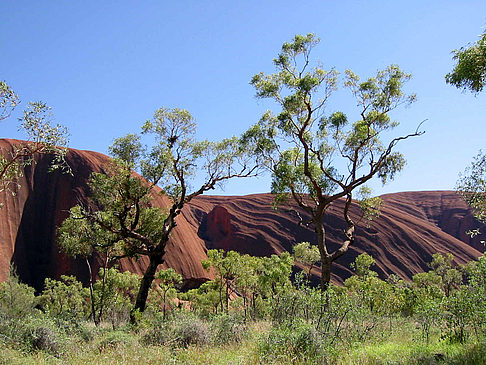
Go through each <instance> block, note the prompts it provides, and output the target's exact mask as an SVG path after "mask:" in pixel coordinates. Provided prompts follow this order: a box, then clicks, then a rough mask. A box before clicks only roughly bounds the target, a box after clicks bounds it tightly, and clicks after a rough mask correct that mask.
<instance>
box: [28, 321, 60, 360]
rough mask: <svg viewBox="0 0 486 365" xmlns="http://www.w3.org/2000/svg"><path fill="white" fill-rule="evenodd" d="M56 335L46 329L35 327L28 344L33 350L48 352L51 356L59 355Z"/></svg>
mask: <svg viewBox="0 0 486 365" xmlns="http://www.w3.org/2000/svg"><path fill="white" fill-rule="evenodd" d="M57 337H58V336H57V334H56V333H55V332H54V331H53V330H51V329H50V328H47V327H37V328H35V329H34V331H33V333H32V338H31V339H30V342H31V343H32V347H33V348H34V349H35V350H41V351H45V352H48V353H50V354H52V355H58V354H59V350H60V347H59V341H58V338H57Z"/></svg>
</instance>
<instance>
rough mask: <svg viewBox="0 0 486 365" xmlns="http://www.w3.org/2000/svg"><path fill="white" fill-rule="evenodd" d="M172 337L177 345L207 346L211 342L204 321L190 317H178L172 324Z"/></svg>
mask: <svg viewBox="0 0 486 365" xmlns="http://www.w3.org/2000/svg"><path fill="white" fill-rule="evenodd" d="M172 323H173V324H174V325H175V326H174V336H175V339H176V342H177V344H178V345H180V346H183V347H187V346H189V345H197V346H201V345H207V344H209V342H210V340H211V333H210V331H209V328H208V325H207V323H206V322H205V321H203V320H201V319H199V318H197V317H195V316H191V315H186V316H179V317H178V318H176V319H175V320H174V321H173V322H172Z"/></svg>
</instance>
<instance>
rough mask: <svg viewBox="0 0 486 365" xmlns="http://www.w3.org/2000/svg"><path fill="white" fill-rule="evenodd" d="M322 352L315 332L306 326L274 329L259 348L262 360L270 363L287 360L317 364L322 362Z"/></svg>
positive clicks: (299, 325)
mask: <svg viewBox="0 0 486 365" xmlns="http://www.w3.org/2000/svg"><path fill="white" fill-rule="evenodd" d="M323 350H324V346H323V343H322V341H321V340H320V339H319V336H318V333H317V331H316V330H315V329H314V328H313V327H312V326H309V325H306V324H296V325H293V326H278V327H274V328H273V329H271V330H270V332H269V333H268V335H267V336H265V337H263V340H262V341H261V343H260V346H259V352H260V354H261V356H262V357H263V359H265V360H266V361H270V362H272V361H279V360H285V359H289V358H292V359H299V360H300V361H303V362H309V361H310V362H314V361H315V362H318V361H319V360H323V357H324V355H325V353H324V351H323Z"/></svg>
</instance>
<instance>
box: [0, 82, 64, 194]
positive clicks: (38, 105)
mask: <svg viewBox="0 0 486 365" xmlns="http://www.w3.org/2000/svg"><path fill="white" fill-rule="evenodd" d="M19 103H20V100H19V97H18V95H17V94H16V93H15V92H14V91H13V90H12V88H11V87H10V86H9V85H8V84H7V83H6V82H4V81H0V121H2V120H5V119H7V118H8V117H10V115H11V113H12V111H13V110H14V109H15V108H16V107H17V106H18V104H19ZM19 120H20V122H21V123H20V128H19V129H20V130H22V131H23V132H24V133H25V135H26V138H25V139H26V140H27V141H26V142H22V143H20V144H18V145H15V146H14V147H13V150H12V151H3V153H0V192H2V191H5V190H11V188H12V185H13V186H15V185H16V184H18V178H19V177H21V175H22V169H23V168H24V167H25V166H28V165H31V164H33V163H34V162H35V160H34V156H35V155H36V154H45V155H52V156H53V160H52V163H51V169H58V168H61V169H63V170H65V171H70V170H69V166H67V164H66V162H65V160H64V157H65V155H66V153H67V149H66V147H65V146H66V145H67V136H68V133H67V130H66V128H65V127H63V126H61V125H59V124H54V123H53V116H52V113H51V108H50V107H48V106H47V105H46V104H45V103H43V102H30V103H29V104H28V107H27V108H26V109H25V110H24V111H23V114H22V117H21V118H19ZM0 152H1V151H0Z"/></svg>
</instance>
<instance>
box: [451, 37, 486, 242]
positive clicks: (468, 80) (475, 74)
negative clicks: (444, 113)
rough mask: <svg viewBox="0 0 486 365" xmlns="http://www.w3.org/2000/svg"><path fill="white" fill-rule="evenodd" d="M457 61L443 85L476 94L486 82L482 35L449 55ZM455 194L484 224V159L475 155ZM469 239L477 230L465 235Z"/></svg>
mask: <svg viewBox="0 0 486 365" xmlns="http://www.w3.org/2000/svg"><path fill="white" fill-rule="evenodd" d="M452 53H453V54H454V56H453V59H454V60H455V61H457V63H456V65H455V67H454V69H453V70H452V72H450V73H448V74H447V75H446V77H445V78H446V82H447V83H448V84H451V85H453V86H455V87H457V88H462V89H464V90H467V89H469V90H470V91H472V92H474V93H479V92H481V91H482V90H483V88H484V83H485V82H486V32H484V33H483V34H482V35H481V36H480V37H479V39H478V40H477V41H476V43H474V44H473V45H471V46H469V47H462V48H460V49H456V50H454V51H452ZM456 190H457V191H458V193H459V194H460V195H461V196H462V198H463V199H464V200H465V201H466V203H467V204H469V205H470V206H471V208H472V209H473V213H474V215H475V216H476V218H477V219H478V220H479V221H480V222H482V223H484V222H486V197H485V193H486V156H485V155H484V154H483V152H479V153H478V155H477V156H476V157H475V158H474V160H473V162H472V163H471V165H470V166H469V167H467V168H466V170H465V172H464V173H463V174H461V176H460V177H459V180H458V182H457V184H456ZM468 233H469V234H471V236H475V235H477V234H479V233H480V231H479V229H473V230H472V231H470V232H468Z"/></svg>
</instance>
